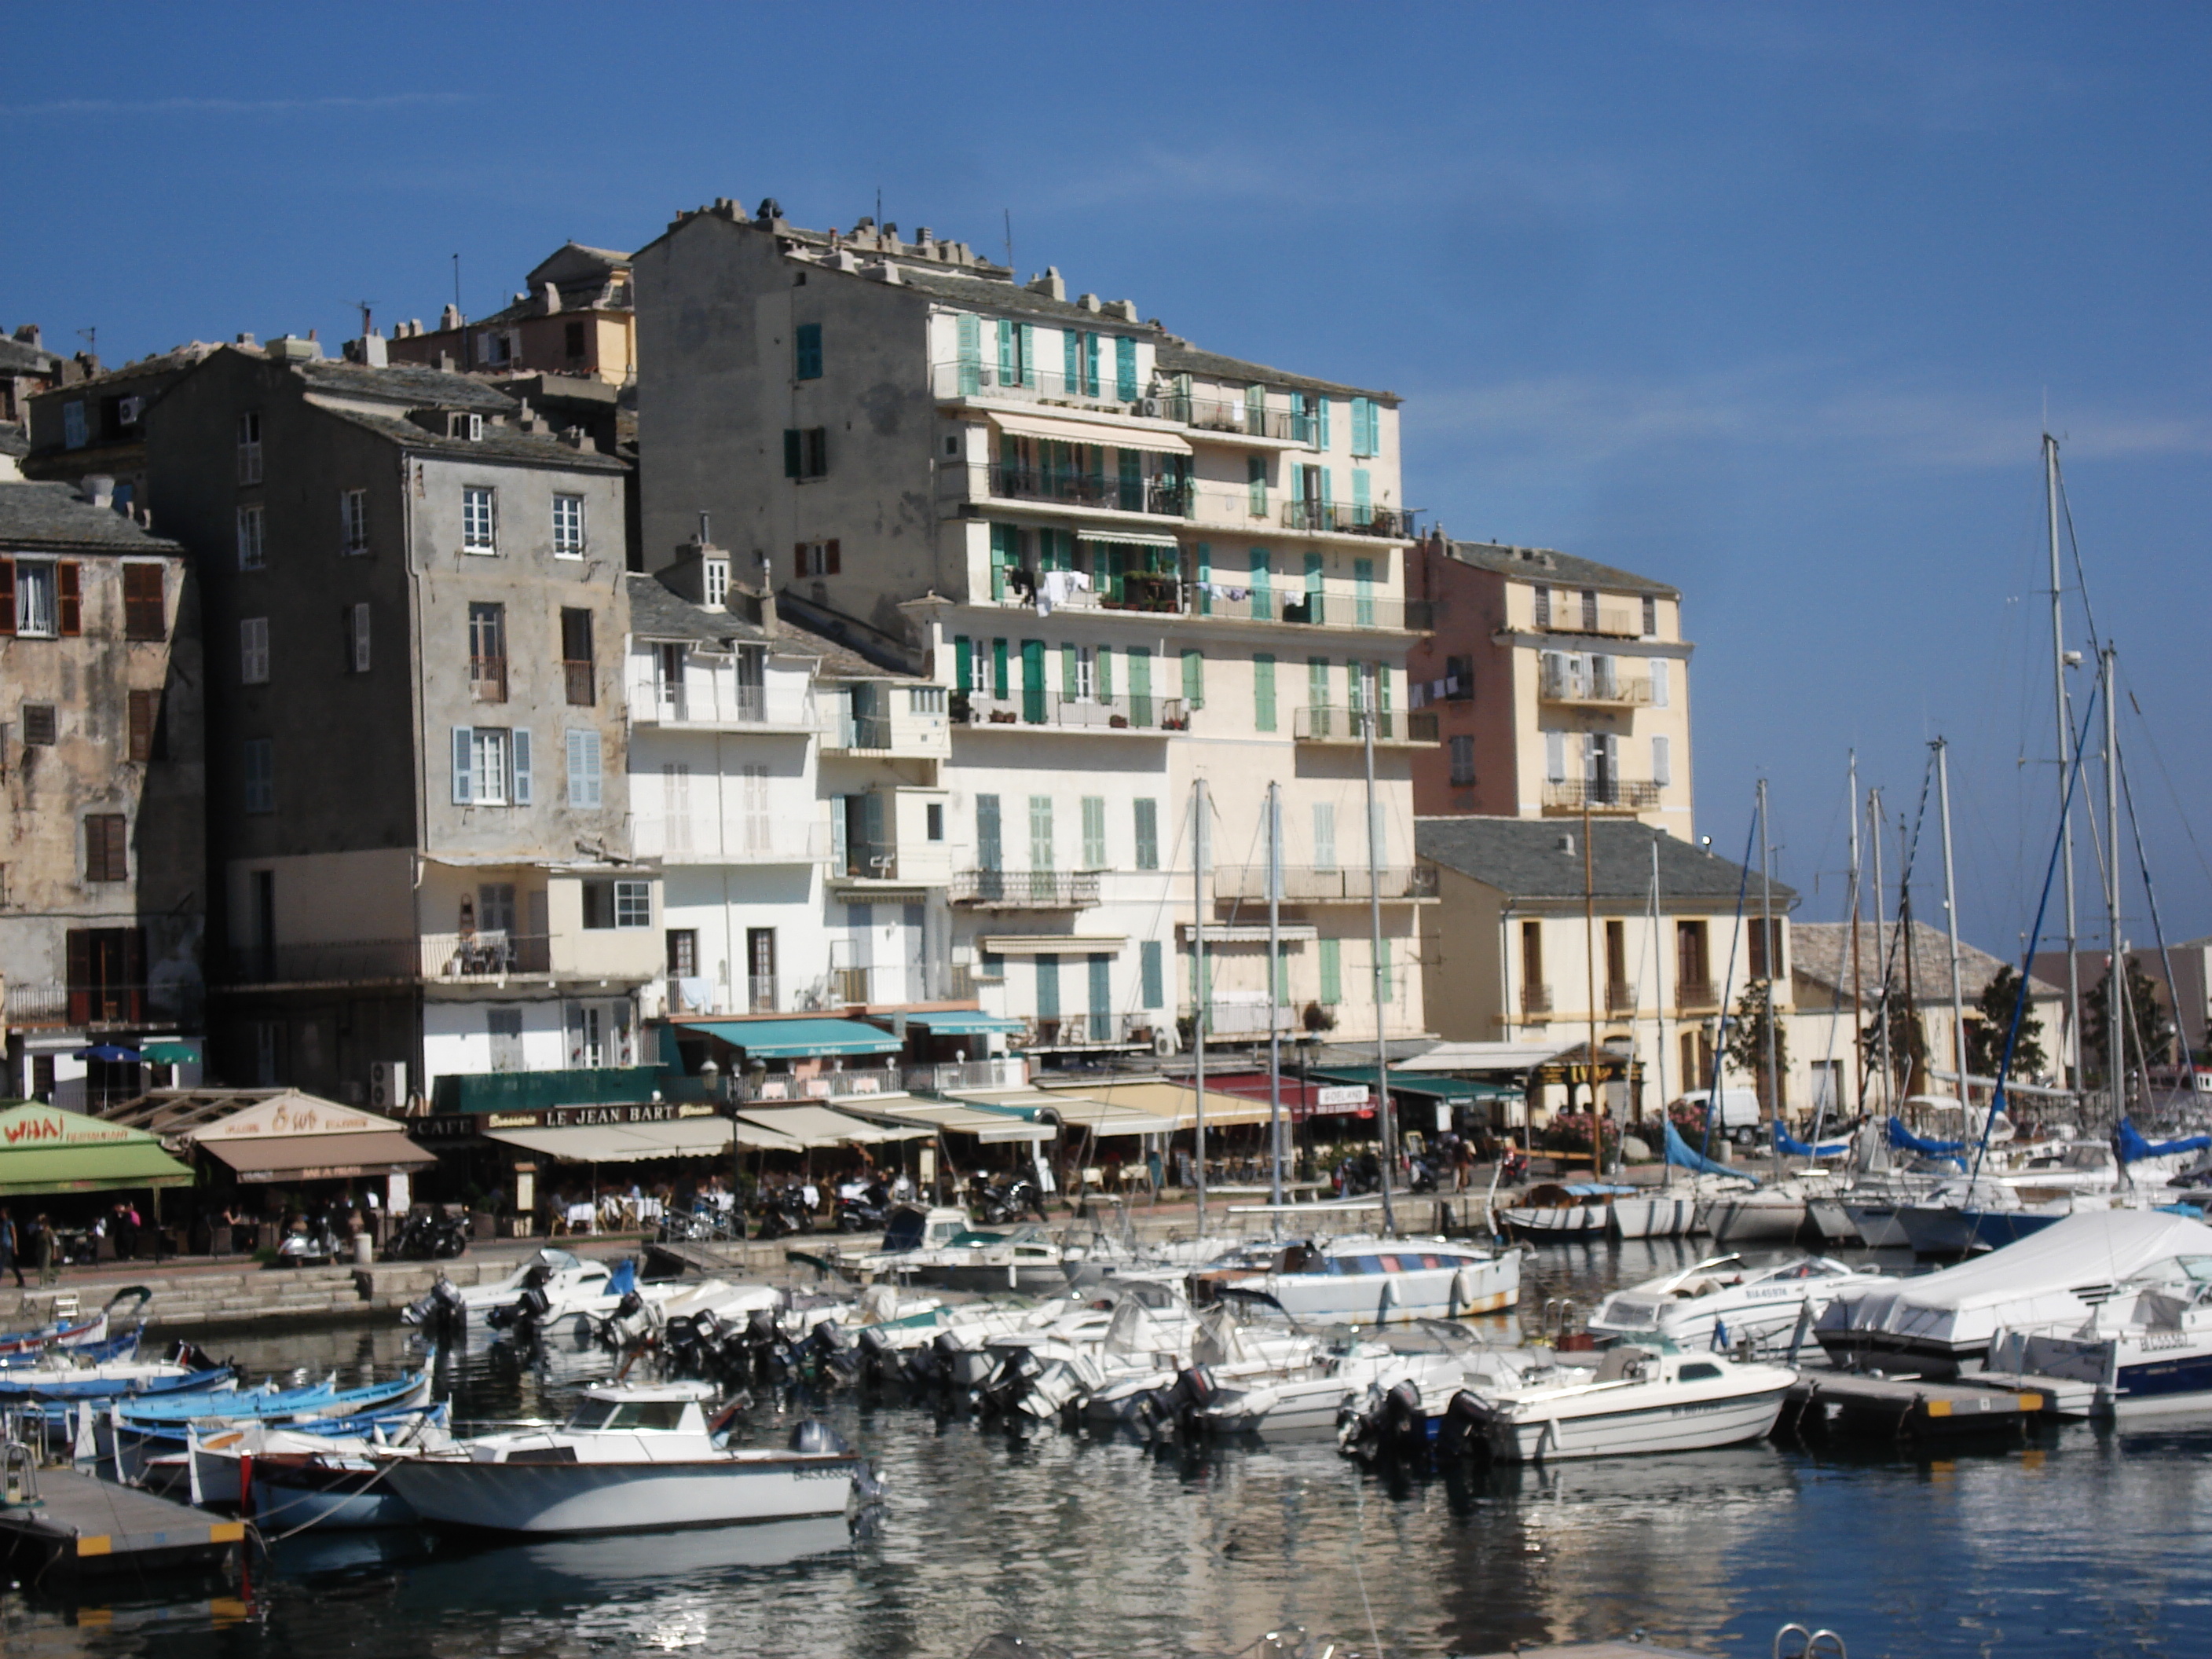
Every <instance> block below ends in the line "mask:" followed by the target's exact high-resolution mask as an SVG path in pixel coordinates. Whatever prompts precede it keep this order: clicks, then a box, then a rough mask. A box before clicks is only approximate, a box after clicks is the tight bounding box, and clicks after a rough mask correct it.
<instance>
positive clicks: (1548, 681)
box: [1536, 666, 1651, 705]
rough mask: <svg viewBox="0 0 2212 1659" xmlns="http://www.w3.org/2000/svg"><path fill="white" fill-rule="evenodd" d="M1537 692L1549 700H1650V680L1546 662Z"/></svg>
mask: <svg viewBox="0 0 2212 1659" xmlns="http://www.w3.org/2000/svg"><path fill="white" fill-rule="evenodd" d="M1536 695H1537V696H1540V697H1541V698H1542V699H1543V700H1544V701H1545V702H1596V703H1617V704H1631V705H1632V704H1641V703H1648V702H1650V701H1651V682H1650V680H1649V679H1648V678H1644V677H1641V676H1637V677H1634V678H1630V677H1626V676H1622V675H1617V674H1604V673H1599V672H1596V671H1592V670H1585V671H1583V672H1582V673H1579V674H1577V673H1576V672H1574V671H1572V670H1571V669H1569V670H1564V671H1563V670H1560V669H1559V668H1556V667H1552V666H1547V667H1546V668H1545V670H1544V671H1543V673H1542V674H1541V676H1540V677H1539V678H1538V681H1537V690H1536Z"/></svg>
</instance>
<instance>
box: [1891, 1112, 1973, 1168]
mask: <svg viewBox="0 0 2212 1659" xmlns="http://www.w3.org/2000/svg"><path fill="white" fill-rule="evenodd" d="M1889 1144H1890V1145H1891V1146H1897V1147H1901V1148H1903V1149H1904V1150H1905V1151H1906V1152H1918V1153H1919V1154H1920V1155H1921V1156H1922V1157H1923V1158H1944V1157H1947V1156H1948V1155H1949V1154H1951V1153H1953V1152H1965V1151H1966V1142H1965V1141H1963V1140H1929V1139H1926V1138H1925V1137H1923V1136H1921V1135H1917V1134H1915V1133H1912V1131H1911V1130H1910V1129H1908V1128H1906V1127H1905V1120H1904V1119H1903V1118H1898V1117H1893V1118H1892V1119H1890V1121H1889Z"/></svg>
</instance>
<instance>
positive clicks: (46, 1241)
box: [33, 1215, 62, 1285]
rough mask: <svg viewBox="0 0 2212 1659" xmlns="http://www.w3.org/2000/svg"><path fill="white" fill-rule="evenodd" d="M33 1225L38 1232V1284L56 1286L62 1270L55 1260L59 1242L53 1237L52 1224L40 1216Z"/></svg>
mask: <svg viewBox="0 0 2212 1659" xmlns="http://www.w3.org/2000/svg"><path fill="white" fill-rule="evenodd" d="M33 1225H36V1226H37V1228H38V1230H39V1244H38V1249H39V1283H40V1284H41V1285H52V1284H56V1283H58V1282H59V1280H60V1279H61V1276H62V1269H61V1263H60V1262H59V1261H57V1260H55V1256H56V1254H57V1249H56V1247H57V1246H58V1243H60V1241H59V1240H58V1239H56V1238H55V1237H54V1224H53V1223H52V1222H51V1221H49V1220H47V1219H46V1217H45V1216H44V1215H41V1216H40V1217H39V1218H38V1220H37V1222H36V1223H34V1224H33Z"/></svg>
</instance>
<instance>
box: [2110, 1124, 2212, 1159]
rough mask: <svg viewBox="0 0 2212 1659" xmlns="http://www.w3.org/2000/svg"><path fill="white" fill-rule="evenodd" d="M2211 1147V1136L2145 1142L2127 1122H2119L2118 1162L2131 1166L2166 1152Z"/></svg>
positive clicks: (2163, 1155)
mask: <svg viewBox="0 0 2212 1659" xmlns="http://www.w3.org/2000/svg"><path fill="white" fill-rule="evenodd" d="M2208 1146H2212V1135H2184V1136H2183V1137H2182V1138H2181V1139H2179V1140H2145V1139H2143V1137H2142V1130H2140V1129H2138V1128H2136V1126H2135V1125H2134V1124H2132V1123H2130V1122H2129V1121H2127V1119H2125V1118H2122V1119H2121V1120H2120V1162H2121V1163H2123V1164H2133V1163H2136V1162H2137V1161H2138V1160H2140V1159H2142V1158H2163V1157H2165V1156H2166V1154H2167V1153H2168V1152H2203V1150H2204V1149H2205V1148H2206V1147H2208Z"/></svg>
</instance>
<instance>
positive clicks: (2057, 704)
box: [2030, 432, 2081, 1085]
mask: <svg viewBox="0 0 2212 1659" xmlns="http://www.w3.org/2000/svg"><path fill="white" fill-rule="evenodd" d="M2043 497H2044V516H2045V520H2047V521H2048V524H2049V526H2050V532H2051V699H2052V705H2053V712H2054V714H2056V717H2057V722H2058V810H2059V811H2061V812H2062V813H2063V814H2064V815H2065V816H2064V817H2062V818H2061V819H2060V820H2059V824H2058V839H2059V843H2060V846H2059V854H2058V859H2059V863H2060V865H2061V866H2062V867H2063V869H2064V871H2065V872H2066V1018H2067V1022H2068V1029H2069V1030H2071V1031H2072V1033H2073V1036H2074V1066H2075V1082H2076V1084H2077V1085H2078V1084H2079V1082H2080V1081H2081V1078H2080V1073H2081V963H2079V962H2078V961H2076V960H2075V915H2074V814H2073V812H2072V811H2071V810H2069V807H2068V805H2067V788H2066V780H2067V776H2068V768H2069V764H2070V763H2072V761H2073V759H2074V720H2073V716H2072V715H2071V714H2069V712H2068V710H2067V707H2066V609H2065V606H2064V605H2063V603H2062V601H2063V595H2064V585H2063V582H2062V581H2061V580H2060V577H2059V570H2058V440H2057V439H2056V438H2054V437H2052V436H2051V435H2050V434H2049V433H2048V432H2046V433H2045V434H2044V435H2043ZM2034 943H2035V944H2040V943H2041V941H2040V940H2037V941H2034ZM2030 955H2031V956H2032V955H2033V946H2031V949H2030ZM2059 1059H2060V1060H2061V1062H2062V1070H2063V1061H2064V1060H2065V1044H2064V1043H2063V1042H2061V1043H2060V1044H2059Z"/></svg>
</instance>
